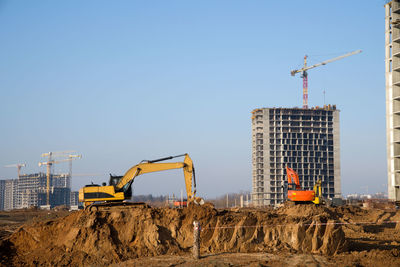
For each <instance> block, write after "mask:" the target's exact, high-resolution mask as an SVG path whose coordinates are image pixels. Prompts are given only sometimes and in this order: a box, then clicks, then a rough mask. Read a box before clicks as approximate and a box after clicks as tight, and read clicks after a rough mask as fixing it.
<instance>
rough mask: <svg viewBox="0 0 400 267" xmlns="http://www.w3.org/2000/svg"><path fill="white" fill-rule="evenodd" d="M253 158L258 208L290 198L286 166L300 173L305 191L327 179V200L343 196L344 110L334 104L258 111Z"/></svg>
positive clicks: (324, 191) (254, 122)
mask: <svg viewBox="0 0 400 267" xmlns="http://www.w3.org/2000/svg"><path fill="white" fill-rule="evenodd" d="M252 162H253V167H252V172H253V173H252V176H253V185H252V199H253V203H254V204H255V205H256V206H263V205H276V204H279V203H282V202H283V201H284V200H285V199H286V195H285V190H286V188H287V177H286V170H285V167H286V166H288V167H290V168H293V169H294V170H295V171H296V172H297V173H298V174H299V178H300V182H301V186H302V188H303V189H306V190H312V189H313V186H314V183H315V182H316V181H317V180H318V179H321V181H322V194H323V196H324V197H325V198H334V197H340V196H341V185H340V180H341V179H340V139H339V110H337V109H336V106H331V105H328V106H324V107H323V108H319V107H315V108H311V109H309V108H307V109H302V108H260V109H255V110H253V111H252ZM285 182H286V183H285Z"/></svg>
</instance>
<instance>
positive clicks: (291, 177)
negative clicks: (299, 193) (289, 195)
mask: <svg viewBox="0 0 400 267" xmlns="http://www.w3.org/2000/svg"><path fill="white" fill-rule="evenodd" d="M286 174H287V177H288V183H289V184H292V183H293V182H294V183H295V184H296V189H301V186H300V180H299V175H298V174H297V172H295V171H294V170H293V169H292V168H289V167H286Z"/></svg>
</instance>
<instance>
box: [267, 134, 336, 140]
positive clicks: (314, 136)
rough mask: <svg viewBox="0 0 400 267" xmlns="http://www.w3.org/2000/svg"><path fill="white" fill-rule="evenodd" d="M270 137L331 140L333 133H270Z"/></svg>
mask: <svg viewBox="0 0 400 267" xmlns="http://www.w3.org/2000/svg"><path fill="white" fill-rule="evenodd" d="M269 136H270V138H275V139H327V140H333V134H325V133H322V134H318V133H270V134H269Z"/></svg>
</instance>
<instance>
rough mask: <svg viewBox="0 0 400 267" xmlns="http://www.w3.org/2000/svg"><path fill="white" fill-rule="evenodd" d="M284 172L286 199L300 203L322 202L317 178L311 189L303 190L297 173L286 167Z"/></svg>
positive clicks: (317, 203) (319, 183)
mask: <svg viewBox="0 0 400 267" xmlns="http://www.w3.org/2000/svg"><path fill="white" fill-rule="evenodd" d="M286 174H287V177H288V191H287V197H288V200H290V201H293V202H294V203H296V204H300V203H314V204H316V205H319V204H324V200H323V199H322V192H321V191H322V190H321V180H320V179H319V180H318V181H317V182H316V183H315V184H314V189H313V190H303V189H302V188H301V186H300V180H299V175H298V174H297V172H295V171H294V170H293V169H291V168H289V167H286Z"/></svg>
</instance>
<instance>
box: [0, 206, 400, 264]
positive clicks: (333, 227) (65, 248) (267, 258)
mask: <svg viewBox="0 0 400 267" xmlns="http://www.w3.org/2000/svg"><path fill="white" fill-rule="evenodd" d="M194 220H197V221H199V222H200V224H201V228H202V229H201V234H200V236H201V249H200V251H201V258H200V259H199V260H195V259H193V257H192V255H191V249H192V245H193V221H194ZM399 221H400V211H397V210H395V209H393V207H390V206H387V207H381V208H369V209H364V208H361V207H358V206H342V207H335V208H333V207H331V208H328V207H323V206H320V207H317V206H314V205H286V206H283V207H280V208H278V209H272V208H262V209H261V208H260V209H256V208H242V209H240V208H235V209H215V208H214V207H213V206H212V205H211V204H209V203H206V204H205V205H203V206H191V207H189V208H183V209H172V208H151V207H146V206H139V207H124V208H120V207H111V208H103V209H101V210H98V211H74V212H68V211H65V210H60V211H41V210H35V209H29V210H17V211H9V212H0V264H1V265H2V266H21V265H23V266H38V265H51V266H59V265H69V266H285V265H286V266H400V223H399Z"/></svg>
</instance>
